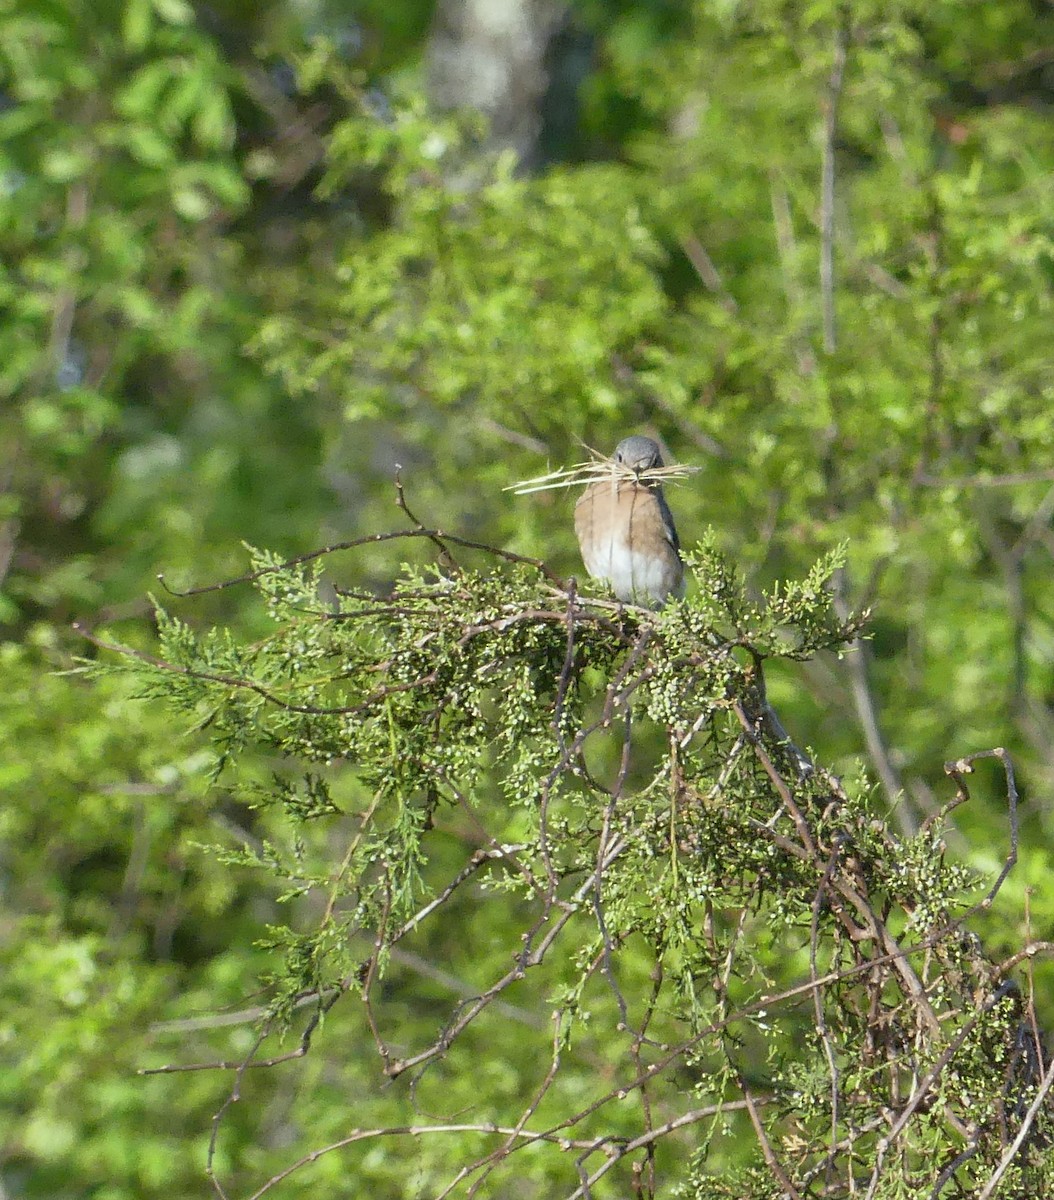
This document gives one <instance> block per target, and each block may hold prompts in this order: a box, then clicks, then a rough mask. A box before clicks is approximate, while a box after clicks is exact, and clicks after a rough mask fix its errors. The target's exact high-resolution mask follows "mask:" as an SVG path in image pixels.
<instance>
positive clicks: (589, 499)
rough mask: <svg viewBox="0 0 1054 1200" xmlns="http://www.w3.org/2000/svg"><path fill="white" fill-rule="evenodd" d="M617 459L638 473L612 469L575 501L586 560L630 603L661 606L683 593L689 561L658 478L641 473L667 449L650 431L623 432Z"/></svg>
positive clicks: (591, 571)
mask: <svg viewBox="0 0 1054 1200" xmlns="http://www.w3.org/2000/svg"><path fill="white" fill-rule="evenodd" d="M615 462H616V464H618V465H619V466H621V467H628V468H629V469H630V470H631V471H632V472H633V473H634V475H635V476H636V478H635V479H627V478H625V476H624V475H622V474H615V473H612V476H611V479H610V480H607V479H605V480H602V481H601V482H599V483H593V484H590V486H589V487H587V488H586V490H585V491H584V492H583V493H582V495H581V496H580V497H579V500H578V503H577V504H576V505H575V533H577V534H578V544H579V546H581V548H582V561H583V562H584V563H585V564H586V570H587V571H588V572H589V574H590V575H592V576H593V578H594V579H605V580H607V582H608V583H610V584H611V586H612V588H614V591H615V595H616V596H617V597H618V598H619V599H620V600H622V601H624V602H625V603H629V604H645V605H648V606H651V607H655V608H658V607H660V606H661V605H663V604H665V603H666V598H667V597H668V596H670V595H673V596H683V595H684V565H683V564H682V562H681V555H680V542H679V541H678V540H677V530H676V529H675V528H674V525H673V517H672V515H671V514H670V510H669V508H668V507H667V505H666V500H665V498H664V496H663V494H662V485H661V484H660V483H658V482H651V483H646V482H642V481H641V479H640V473H641V472H642V471H647V470H649V469H651V468H652V467H661V466H662V465H663V462H662V451H661V450H660V449H659V446H658V443H657V442H653V441H652V439H651V438H648V437H639V436H635V437H628V438H623V440H622V441H621V442H619V444H618V445H617V446H616V447H615Z"/></svg>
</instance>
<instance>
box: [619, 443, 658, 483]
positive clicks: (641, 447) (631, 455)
mask: <svg viewBox="0 0 1054 1200" xmlns="http://www.w3.org/2000/svg"><path fill="white" fill-rule="evenodd" d="M615 462H616V463H617V464H618V465H619V466H620V467H628V468H629V469H630V470H631V471H633V472H634V474H636V475H639V474H640V473H641V471H650V470H651V469H652V468H653V467H661V466H662V465H663V463H662V451H661V450H660V449H659V443H658V442H656V441H653V440H652V439H651V438H650V437H642V436H641V435H640V434H634V435H633V437H628V438H623V439H622V441H621V442H619V444H618V445H617V446H616V447H615Z"/></svg>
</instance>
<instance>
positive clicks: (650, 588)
mask: <svg viewBox="0 0 1054 1200" xmlns="http://www.w3.org/2000/svg"><path fill="white" fill-rule="evenodd" d="M583 561H584V562H585V564H586V570H587V571H588V572H589V573H590V575H592V576H593V577H594V578H596V579H606V580H607V581H608V583H610V584H611V587H612V590H613V591H614V593H615V595H616V596H617V597H618V598H619V599H620V600H622V601H623V602H624V603H626V604H650V603H653V602H656V601H659V602H661V601H663V600H665V599H666V597H667V596H668V595H669V594H670V593H671V592H672V591H676V590H677V585H678V573H677V572H676V571H675V570H674V569H672V565H671V563H669V562H667V561H666V559H665V558H662V557H658V556H653V555H650V554H641V553H640V552H639V551H631V550H630V548H629V546H628V545H627V544H626V541H625V540H624V539H623V538H619V537H611V538H597V539H595V540H594V542H593V545H592V553H590V554H589V555H588V556H586V555H583Z"/></svg>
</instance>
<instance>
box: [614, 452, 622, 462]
mask: <svg viewBox="0 0 1054 1200" xmlns="http://www.w3.org/2000/svg"><path fill="white" fill-rule="evenodd" d="M615 462H617V463H620V462H622V451H621V450H620V451H618V452H617V453H616V454H615Z"/></svg>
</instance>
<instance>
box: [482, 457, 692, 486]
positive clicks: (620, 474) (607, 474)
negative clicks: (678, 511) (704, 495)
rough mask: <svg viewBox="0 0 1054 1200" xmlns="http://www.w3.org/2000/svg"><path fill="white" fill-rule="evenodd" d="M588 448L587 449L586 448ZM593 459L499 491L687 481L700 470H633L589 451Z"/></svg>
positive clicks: (684, 468) (678, 467)
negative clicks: (607, 483) (609, 483)
mask: <svg viewBox="0 0 1054 1200" xmlns="http://www.w3.org/2000/svg"><path fill="white" fill-rule="evenodd" d="M587 449H588V447H587ZM590 453H591V454H592V455H593V458H592V459H590V460H589V461H588V462H580V463H575V465H574V466H573V467H560V468H558V469H557V470H555V471H550V472H549V474H548V475H538V476H537V477H535V478H534V479H524V480H522V481H521V482H520V483H510V484H509V485H508V487H504V488H502V491H503V492H514V493H515V494H516V495H517V496H528V495H530V494H531V492H549V491H554V490H556V489H557V488H570V487H586V486H588V485H589V484H591V483H604V482H605V481H610V482H611V483H613V484H615V483H622V482H625V483H643V484H645V485H647V484H649V483H674V482H676V481H677V480H679V479H687V478H688V477H689V476H690V475H694V474H695V473H696V472H697V471H699V470H701V469H702V468H700V467H686V466H680V465H675V466H670V467H649V468H648V469H647V470H645V471H635V470H634V469H633V468H632V467H627V466H626V465H625V464H624V463H617V462H615V460H614V459H613V458H607V457H606V456H604V455H603V454H597V453H596V452H595V451H592V450H591V451H590Z"/></svg>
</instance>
